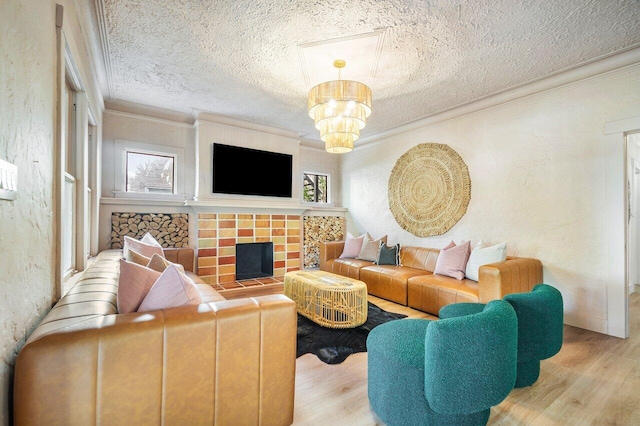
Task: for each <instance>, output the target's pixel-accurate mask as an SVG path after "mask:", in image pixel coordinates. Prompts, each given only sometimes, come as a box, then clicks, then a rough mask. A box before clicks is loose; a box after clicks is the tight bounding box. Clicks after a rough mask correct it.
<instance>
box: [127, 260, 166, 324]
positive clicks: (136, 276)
mask: <svg viewBox="0 0 640 426" xmlns="http://www.w3.org/2000/svg"><path fill="white" fill-rule="evenodd" d="M160 275H161V274H160V272H157V271H154V270H153V269H149V268H147V267H146V266H142V265H138V264H137V263H133V262H128V261H126V260H124V259H120V277H119V278H118V313H121V314H126V313H129V312H135V311H136V310H137V309H138V307H139V306H140V303H142V301H143V300H144V298H145V296H146V295H147V293H148V292H149V290H150V289H151V287H153V284H155V282H156V281H157V280H158V278H159V277H160Z"/></svg>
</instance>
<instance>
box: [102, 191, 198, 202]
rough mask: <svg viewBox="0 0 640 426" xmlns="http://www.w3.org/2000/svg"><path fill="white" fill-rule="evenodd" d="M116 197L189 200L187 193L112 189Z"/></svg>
mask: <svg viewBox="0 0 640 426" xmlns="http://www.w3.org/2000/svg"><path fill="white" fill-rule="evenodd" d="M112 192H113V196H114V198H126V199H136V200H157V201H181V202H184V201H186V200H187V195H186V194H160V193H153V192H126V191H112Z"/></svg>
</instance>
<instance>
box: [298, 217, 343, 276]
mask: <svg viewBox="0 0 640 426" xmlns="http://www.w3.org/2000/svg"><path fill="white" fill-rule="evenodd" d="M344 229H345V223H344V218H343V217H336V216H305V218H304V267H305V268H316V267H318V266H320V243H321V242H324V241H341V240H344Z"/></svg>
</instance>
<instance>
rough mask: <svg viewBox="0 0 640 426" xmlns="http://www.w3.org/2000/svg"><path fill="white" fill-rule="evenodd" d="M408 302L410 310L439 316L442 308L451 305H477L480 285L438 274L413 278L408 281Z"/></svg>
mask: <svg viewBox="0 0 640 426" xmlns="http://www.w3.org/2000/svg"><path fill="white" fill-rule="evenodd" d="M407 301H408V306H409V307H410V308H414V309H418V310H420V311H422V312H428V313H430V314H433V315H438V313H439V312H440V308H442V307H443V306H446V305H449V304H451V303H460V302H471V303H477V302H478V301H479V296H478V283H477V282H475V281H472V280H467V279H463V280H457V279H455V278H451V277H447V276H444V275H436V274H434V275H420V276H415V277H411V278H409V279H408V280H407Z"/></svg>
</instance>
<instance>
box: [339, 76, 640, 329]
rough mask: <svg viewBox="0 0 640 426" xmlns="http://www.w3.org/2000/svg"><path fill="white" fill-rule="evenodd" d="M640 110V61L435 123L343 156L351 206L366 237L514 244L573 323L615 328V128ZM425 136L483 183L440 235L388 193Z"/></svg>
mask: <svg viewBox="0 0 640 426" xmlns="http://www.w3.org/2000/svg"><path fill="white" fill-rule="evenodd" d="M639 111H640V67H638V66H636V67H633V68H627V69H626V70H624V71H618V72H615V73H609V74H605V75H601V76H599V77H597V78H591V79H587V80H583V81H581V82H578V83H574V84H570V85H566V86H563V87H560V88H557V89H553V90H549V91H546V92H542V93H539V94H536V95H533V96H528V97H526V98H522V99H520V100H516V101H512V102H509V103H507V104H503V105H500V106H496V107H493V108H488V109H485V110H482V111H479V112H476V113H472V114H467V115H463V116H460V117H457V118H454V119H450V120H447V121H443V122H440V123H436V124H432V125H425V126H424V127H422V128H419V129H416V130H410V131H408V132H406V133H402V134H398V135H395V136H391V137H389V138H387V139H386V140H384V141H383V143H380V144H374V145H371V146H368V147H366V148H363V149H359V150H355V151H354V152H352V153H350V154H349V155H346V156H343V157H342V158H343V163H342V194H343V201H344V206H345V207H348V208H349V211H350V215H351V218H352V219H353V225H354V226H355V227H356V228H358V230H359V231H360V232H364V231H368V232H370V233H371V234H372V235H374V236H379V235H384V234H388V235H389V243H396V242H400V243H401V244H405V245H407V244H409V245H423V246H432V247H442V246H444V245H445V244H446V243H447V242H448V241H449V240H451V239H454V240H456V241H459V240H463V239H465V240H467V239H469V240H472V243H475V242H476V241H478V240H484V241H486V242H488V243H498V242H501V241H506V242H507V249H508V254H509V255H518V256H528V257H534V258H539V259H540V260H541V261H542V263H543V265H544V278H545V281H546V282H548V283H549V284H552V285H555V286H557V287H558V288H559V289H560V290H561V291H562V294H563V296H564V298H565V320H566V322H567V323H568V324H572V325H576V326H579V327H583V328H587V329H592V330H597V331H603V332H604V331H605V330H606V320H607V283H606V279H607V256H608V253H607V238H608V237H609V235H608V233H607V220H608V218H607V216H606V209H605V206H604V200H605V199H606V190H607V189H606V188H607V182H606V181H607V177H606V170H605V169H606V160H605V157H606V156H605V153H606V150H607V145H606V143H605V137H604V125H605V123H606V122H607V121H613V120H618V119H622V118H627V117H632V116H637V115H638V113H639ZM423 142H437V143H444V144H448V145H450V146H451V147H452V148H453V149H455V150H456V151H457V152H458V153H459V154H460V156H461V157H462V158H463V159H464V161H465V162H466V163H467V165H468V166H469V174H470V176H471V181H472V182H473V186H472V190H471V202H470V204H469V208H468V210H467V214H466V215H465V216H463V217H462V219H461V220H460V222H458V223H457V224H456V225H455V226H454V227H453V228H452V229H451V230H450V231H449V232H447V233H446V234H445V235H444V236H440V237H431V238H418V237H415V236H413V235H412V234H409V233H408V232H406V231H404V230H402V229H401V228H400V227H399V226H398V224H397V223H396V222H395V220H394V219H393V216H392V214H391V212H390V210H389V204H388V199H387V184H388V179H389V175H390V172H391V169H392V168H393V166H394V164H395V162H396V160H397V159H398V158H399V157H400V156H401V155H402V154H403V153H404V152H406V151H407V150H408V149H409V148H411V147H412V146H414V145H416V144H419V143H423ZM620 143H622V142H620ZM622 164H623V162H622V159H621V160H620V166H621V167H622ZM620 184H621V185H622V182H620ZM619 209H620V211H621V212H622V210H623V206H620V207H619ZM349 229H350V230H351V229H352V228H351V227H350V228H349ZM351 232H352V233H355V232H354V231H353V230H351Z"/></svg>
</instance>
